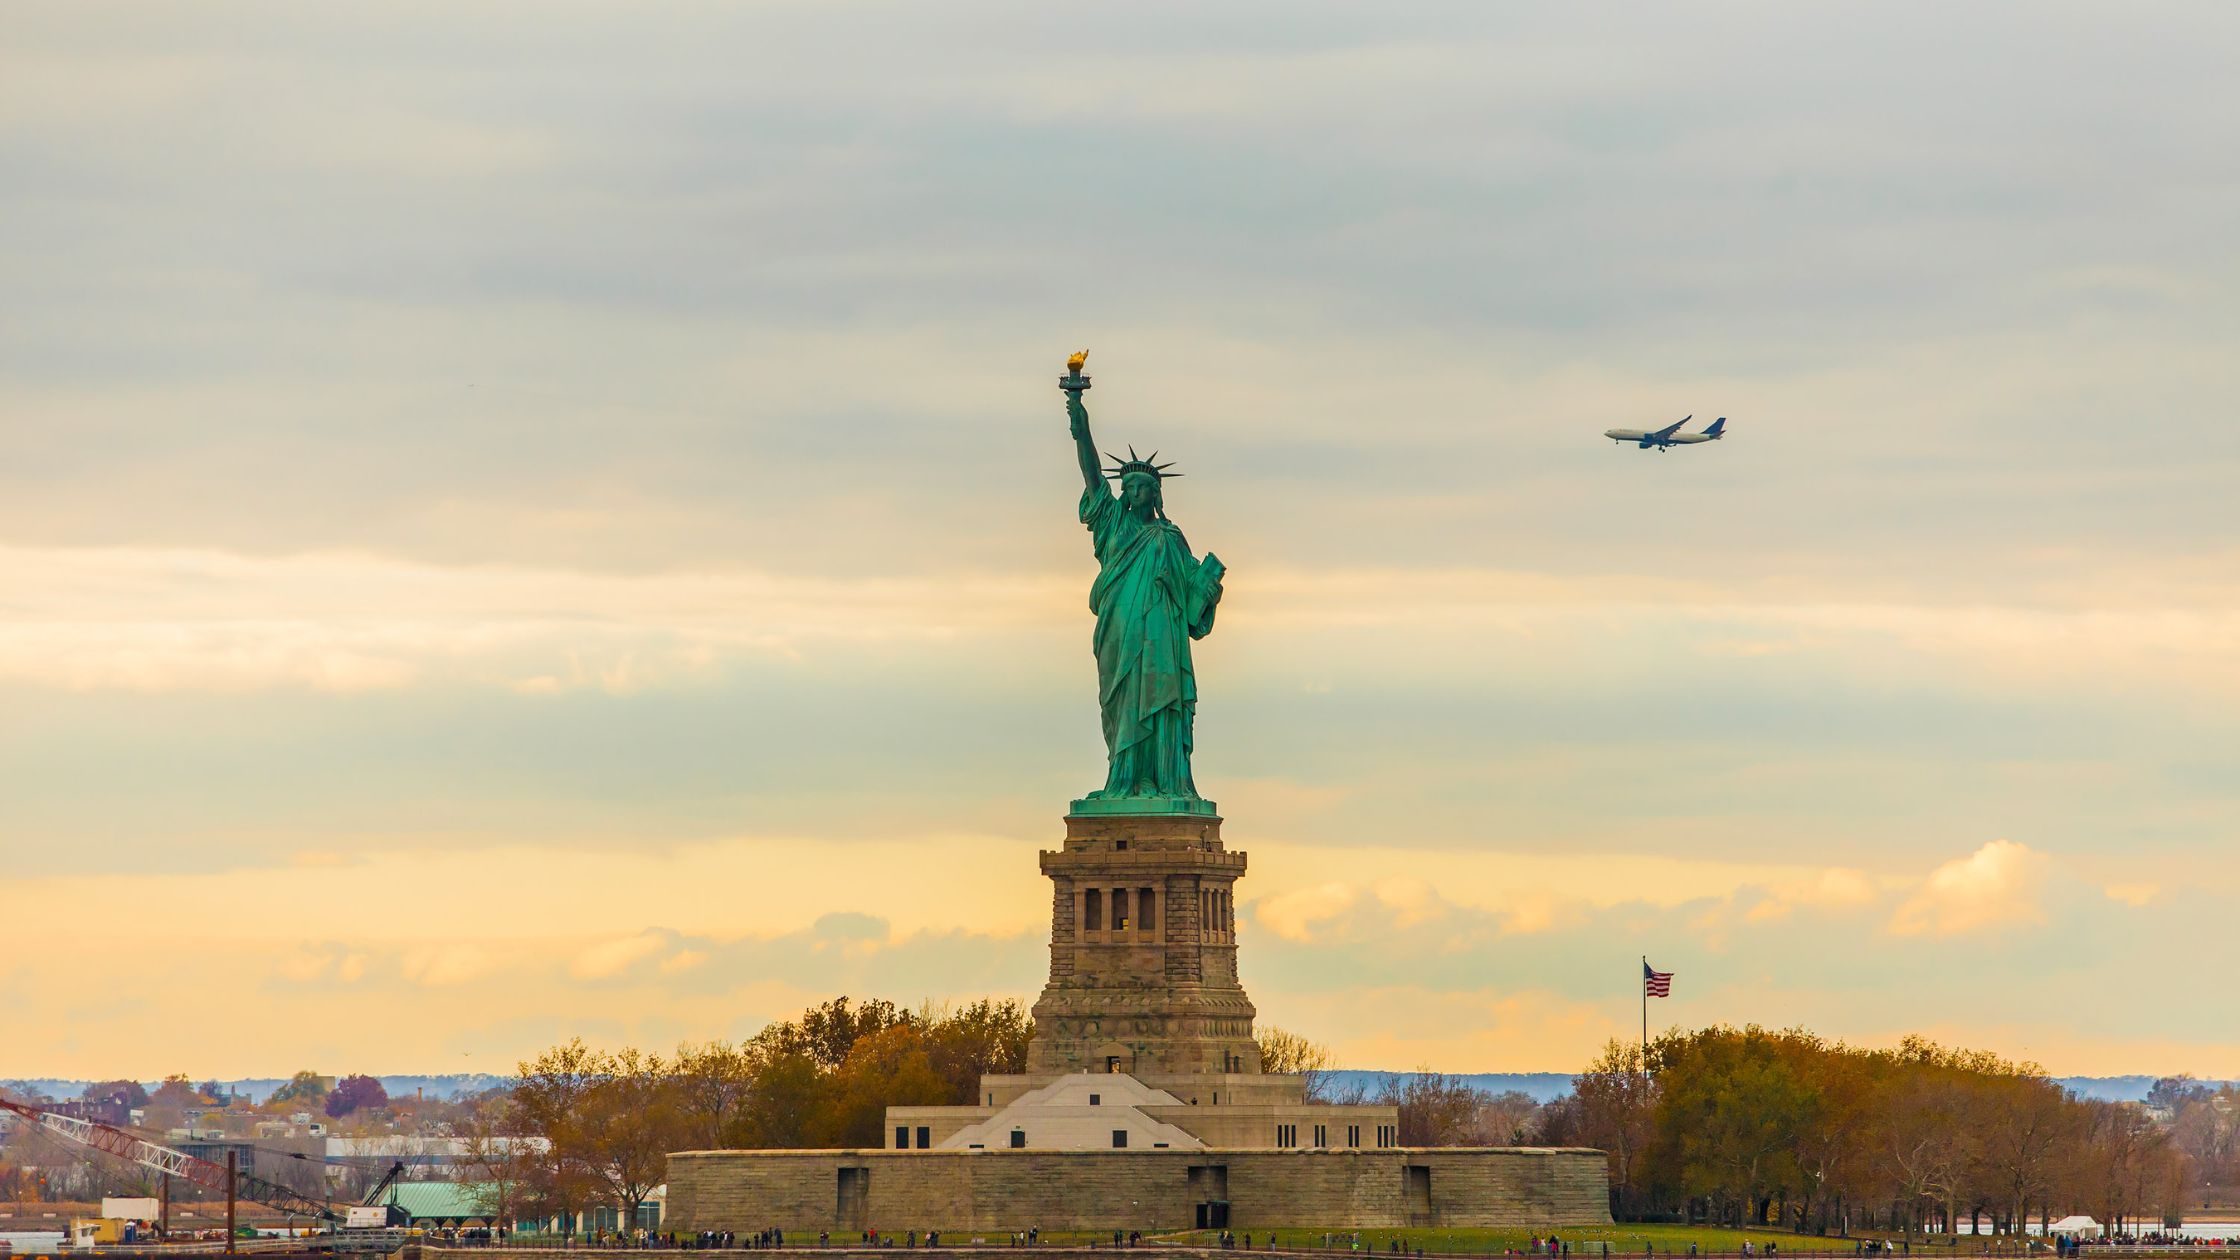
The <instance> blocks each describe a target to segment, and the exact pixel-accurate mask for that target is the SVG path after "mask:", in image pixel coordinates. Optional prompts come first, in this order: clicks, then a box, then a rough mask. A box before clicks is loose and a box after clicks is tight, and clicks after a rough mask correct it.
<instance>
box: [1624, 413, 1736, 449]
mask: <svg viewBox="0 0 2240 1260" xmlns="http://www.w3.org/2000/svg"><path fill="white" fill-rule="evenodd" d="M1693 419H1695V417H1694V416H1693V415H1687V416H1682V417H1680V419H1679V421H1678V423H1675V424H1668V425H1666V426H1665V427H1663V428H1661V429H1651V430H1648V431H1647V432H1643V431H1642V430H1640V429H1604V430H1603V431H1602V436H1604V437H1606V438H1609V439H1610V440H1611V441H1613V442H1631V443H1633V444H1634V445H1635V446H1638V447H1640V448H1641V449H1642V450H1648V449H1649V448H1650V447H1652V446H1654V447H1656V448H1657V449H1658V450H1660V451H1669V450H1671V449H1672V448H1673V447H1675V446H1694V445H1695V444H1696V443H1698V442H1716V441H1718V440H1719V439H1720V438H1723V437H1725V436H1726V435H1727V418H1726V417H1725V416H1721V417H1719V418H1718V419H1716V420H1714V421H1712V422H1711V427H1710V428H1708V429H1705V430H1704V431H1703V432H1701V433H1682V432H1681V431H1680V426H1681V425H1683V424H1686V423H1687V422H1688V421H1690V420H1693Z"/></svg>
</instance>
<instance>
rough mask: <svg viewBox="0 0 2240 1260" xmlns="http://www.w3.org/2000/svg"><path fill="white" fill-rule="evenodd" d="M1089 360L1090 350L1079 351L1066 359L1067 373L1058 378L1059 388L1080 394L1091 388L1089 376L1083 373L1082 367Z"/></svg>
mask: <svg viewBox="0 0 2240 1260" xmlns="http://www.w3.org/2000/svg"><path fill="white" fill-rule="evenodd" d="M1088 361H1089V352H1088V351H1086V350H1082V351H1077V352H1076V353H1075V354H1074V355H1073V356H1072V357H1071V358H1069V359H1067V360H1066V374H1065V375H1064V376H1061V377H1059V378H1058V388H1059V389H1062V390H1064V391H1066V392H1067V393H1069V394H1078V393H1080V392H1081V391H1082V390H1085V389H1087V388H1089V378H1088V377H1086V376H1083V375H1082V374H1081V367H1082V365H1083V364H1085V363H1087V362H1088Z"/></svg>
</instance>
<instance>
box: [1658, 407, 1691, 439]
mask: <svg viewBox="0 0 2240 1260" xmlns="http://www.w3.org/2000/svg"><path fill="white" fill-rule="evenodd" d="M1693 419H1695V415H1694V414H1693V413H1690V414H1688V415H1685V416H1682V417H1680V418H1679V419H1678V420H1675V421H1673V422H1672V423H1671V424H1668V425H1666V426H1665V427H1663V428H1661V429H1659V430H1657V431H1656V432H1655V433H1652V434H1650V435H1649V436H1650V437H1661V438H1668V437H1671V436H1672V435H1673V434H1675V433H1678V432H1679V431H1680V426H1681V425H1683V424H1686V423H1687V422H1689V421H1690V420H1693Z"/></svg>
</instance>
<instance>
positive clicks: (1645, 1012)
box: [1641, 954, 1649, 1090]
mask: <svg viewBox="0 0 2240 1260" xmlns="http://www.w3.org/2000/svg"><path fill="white" fill-rule="evenodd" d="M1641 1088H1642V1089H1643V1090H1647V1089H1648V1088H1649V956H1648V955H1647V954H1643V955H1642V956H1641Z"/></svg>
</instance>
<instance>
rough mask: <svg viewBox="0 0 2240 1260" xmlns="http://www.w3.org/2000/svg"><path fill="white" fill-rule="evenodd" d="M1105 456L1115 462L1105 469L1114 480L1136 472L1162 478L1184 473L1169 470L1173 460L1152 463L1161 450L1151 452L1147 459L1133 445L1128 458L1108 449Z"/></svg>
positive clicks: (1106, 474) (1105, 473)
mask: <svg viewBox="0 0 2240 1260" xmlns="http://www.w3.org/2000/svg"><path fill="white" fill-rule="evenodd" d="M1104 457H1105V458H1106V459H1109V460H1111V461H1112V464H1113V466H1112V467H1110V468H1107V469H1105V470H1104V475H1105V476H1107V477H1110V478H1112V479H1113V480H1114V481H1119V480H1121V479H1122V478H1124V477H1126V476H1127V475H1128V474H1129V473H1136V472H1139V473H1149V474H1150V475H1152V476H1154V477H1160V478H1165V477H1179V476H1181V475H1182V474H1181V473H1177V472H1168V471H1167V470H1168V469H1169V468H1172V467H1174V462H1173V461H1172V460H1170V461H1168V462H1166V463H1164V464H1155V463H1152V462H1151V460H1154V459H1157V458H1159V452H1157V451H1153V452H1151V459H1145V458H1144V457H1143V456H1141V455H1138V454H1136V448H1134V447H1132V446H1131V447H1129V448H1128V457H1127V458H1126V459H1122V458H1120V457H1119V456H1118V455H1115V454H1113V453H1112V452H1111V451H1106V452H1105V453H1104Z"/></svg>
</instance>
